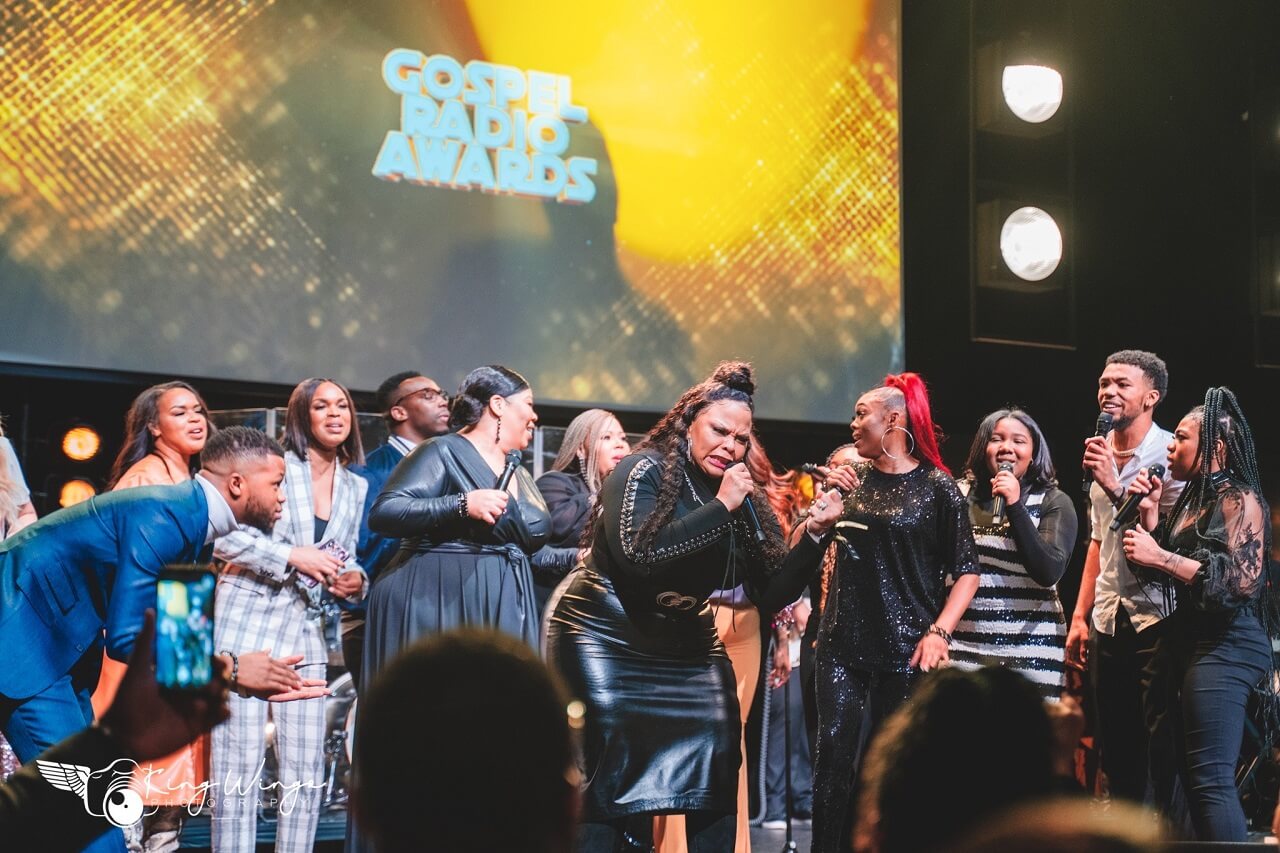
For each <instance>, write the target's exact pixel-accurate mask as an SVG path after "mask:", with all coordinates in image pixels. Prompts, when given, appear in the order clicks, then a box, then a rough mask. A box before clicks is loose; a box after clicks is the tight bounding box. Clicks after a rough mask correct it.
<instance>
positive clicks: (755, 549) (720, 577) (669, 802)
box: [547, 363, 840, 853]
mask: <svg viewBox="0 0 1280 853" xmlns="http://www.w3.org/2000/svg"><path fill="white" fill-rule="evenodd" d="M753 391H754V382H753V380H752V377H751V368H750V366H749V365H746V364H743V363H726V364H722V365H721V366H720V367H719V368H717V370H716V372H715V373H714V374H713V375H712V376H711V378H709V379H708V380H706V381H705V382H703V383H701V384H699V385H696V386H694V387H693V388H691V389H689V390H688V391H686V392H685V393H684V395H683V396H681V398H680V400H679V401H678V402H677V403H676V405H675V407H674V408H673V409H672V410H671V411H670V412H668V413H667V414H666V415H665V416H664V417H663V418H662V419H661V420H660V421H659V422H658V424H657V425H656V426H655V427H654V428H653V430H652V431H651V432H650V433H649V435H648V437H646V439H645V440H644V442H643V443H642V444H641V445H640V447H639V449H638V452H637V453H636V454H634V455H632V456H628V457H627V458H626V459H624V460H622V462H620V463H619V464H618V466H617V467H616V468H615V469H614V471H613V473H612V474H610V476H609V477H608V478H607V479H606V480H605V483H604V487H603V488H602V489H601V493H600V508H601V511H600V513H599V514H598V515H597V517H596V519H595V520H594V522H593V544H592V548H591V553H590V555H589V556H588V558H587V560H586V562H585V564H584V565H583V566H582V567H580V568H579V569H578V570H577V571H576V572H575V573H574V574H573V575H572V576H571V579H570V581H569V583H568V584H566V585H565V586H563V587H561V589H560V591H559V594H558V597H556V598H555V599H553V600H552V602H551V608H552V609H551V614H550V616H549V617H548V627H547V652H548V658H549V660H550V662H551V663H552V665H553V666H555V667H556V668H558V669H559V670H560V672H561V673H562V674H563V675H564V677H565V679H566V680H567V682H568V684H569V686H570V689H571V690H572V692H573V693H574V694H575V695H577V696H578V697H579V698H580V699H582V700H583V701H584V702H585V703H586V706H587V709H586V715H585V721H586V725H585V730H584V733H583V734H584V737H583V753H584V755H583V758H584V762H583V763H584V767H583V773H584V776H583V778H584V780H585V783H586V788H585V792H584V803H583V820H584V824H583V831H582V836H581V838H580V845H579V849H580V850H582V851H584V853H596V851H609V853H612V851H616V850H623V849H629V848H627V847H626V846H625V845H627V844H629V843H631V844H634V843H639V844H641V845H643V847H642V849H646V850H647V849H648V846H647V845H648V843H649V842H648V840H647V837H648V832H649V828H650V826H651V824H652V820H651V819H652V816H654V815H657V814H676V813H682V814H685V815H686V816H687V821H686V834H687V838H688V842H689V850H690V853H704V851H716V853H727V852H728V851H731V850H733V845H734V829H735V822H734V813H735V811H736V799H737V771H738V761H739V759H740V756H739V749H738V739H739V731H738V730H739V722H738V707H737V697H736V695H735V692H734V677H733V669H732V667H731V665H730V663H729V658H728V656H727V655H726V654H725V651H724V646H723V645H722V644H721V643H720V641H719V640H718V639H717V636H716V629H715V623H714V619H713V614H712V610H711V607H710V605H708V603H707V598H708V596H709V595H710V594H711V592H712V591H713V590H716V589H732V588H733V587H735V586H737V585H738V584H739V583H741V584H744V586H745V589H746V592H747V594H748V596H750V597H751V599H752V600H753V601H755V602H756V604H757V605H758V606H759V607H760V609H761V610H762V611H763V612H766V613H772V612H774V611H775V610H777V609H778V608H780V607H782V606H783V605H785V604H788V603H789V602H791V601H792V600H794V599H795V597H796V596H797V595H798V594H799V593H800V590H801V589H803V587H804V585H805V583H807V582H808V580H809V579H810V578H811V577H812V575H813V572H814V571H815V570H816V568H817V565H818V561H819V558H820V557H821V554H822V545H821V544H820V540H821V539H822V537H823V536H824V535H825V534H826V532H827V531H828V529H829V528H830V525H831V524H832V523H834V521H835V519H836V517H837V516H838V515H839V509H840V506H839V496H838V494H837V493H835V492H832V493H830V494H829V495H827V496H824V498H822V499H820V500H819V501H818V502H817V503H816V504H815V510H814V512H813V513H812V514H811V515H810V517H809V520H808V525H809V535H805V536H802V537H800V540H799V542H798V544H797V545H796V546H795V547H794V548H793V549H792V550H791V551H790V553H787V552H786V551H785V548H784V546H783V545H782V541H781V538H780V536H779V533H778V525H777V520H776V519H775V518H774V517H773V516H772V514H771V513H770V512H769V510H768V503H767V502H766V500H765V498H764V495H763V493H762V491H761V490H760V489H759V487H758V486H757V485H756V484H755V483H754V482H753V481H752V479H751V475H750V473H749V472H748V471H747V468H746V466H745V465H743V464H742V460H743V457H744V456H745V455H746V450H747V446H748V443H749V442H750V441H751V435H752V399H751V395H752V392H753ZM752 493H755V495H756V499H755V501H754V505H755V507H756V508H757V510H756V511H757V512H758V513H759V519H760V524H761V527H762V529H763V532H764V535H765V540H764V542H758V541H757V539H756V537H755V535H754V525H753V523H752V522H751V521H750V515H749V513H748V512H747V511H744V510H743V509H742V506H743V502H744V499H745V498H746V497H748V496H749V495H751V494H752Z"/></svg>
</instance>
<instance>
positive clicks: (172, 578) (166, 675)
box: [156, 566, 215, 690]
mask: <svg viewBox="0 0 1280 853" xmlns="http://www.w3.org/2000/svg"><path fill="white" fill-rule="evenodd" d="M214 586H215V577H214V574H213V571H212V570H211V569H209V568H208V567H206V566H166V567H165V568H164V569H163V570H162V571H161V572H160V580H159V581H158V583H157V584H156V681H157V682H158V683H159V684H160V686H161V687H169V688H173V689H177V690H190V689H194V688H198V687H203V686H205V685H206V684H208V683H209V681H210V679H212V678H213V658H212V656H213V590H214Z"/></svg>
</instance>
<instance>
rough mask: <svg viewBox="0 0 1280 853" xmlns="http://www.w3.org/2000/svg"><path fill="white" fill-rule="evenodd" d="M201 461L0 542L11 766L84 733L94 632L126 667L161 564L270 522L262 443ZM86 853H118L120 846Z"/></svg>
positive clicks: (268, 455)
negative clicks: (188, 475)
mask: <svg viewBox="0 0 1280 853" xmlns="http://www.w3.org/2000/svg"><path fill="white" fill-rule="evenodd" d="M201 461H202V467H201V470H200V472H199V473H198V474H196V476H195V477H194V478H193V479H192V481H191V482H189V483H182V484H180V485H176V486H150V487H141V488H135V489H125V490H122V491H118V492H109V493H107V494H105V495H100V496H98V497H95V498H92V499H90V500H88V501H85V502H84V503H80V504H76V505H75V506H72V507H68V508H67V509H64V510H60V511H58V512H55V513H52V514H51V515H48V516H46V517H45V518H44V519H42V520H41V521H38V522H36V523H35V524H33V525H31V526H30V527H27V528H25V529H24V530H22V531H21V532H20V533H18V534H16V535H14V536H11V537H10V538H8V539H6V540H4V541H3V542H0V648H2V649H4V650H5V658H6V660H5V663H4V666H3V667H0V731H3V732H4V735H5V737H6V738H8V740H9V743H10V744H11V745H12V746H13V749H14V751H15V752H16V753H17V755H18V758H19V759H21V760H22V761H24V762H26V761H30V760H31V759H33V758H34V757H35V756H36V755H38V754H40V753H41V752H42V751H44V750H45V749H47V748H48V747H50V746H52V745H53V744H55V743H57V742H58V741H60V740H62V739H63V738H65V737H67V736H68V735H71V734H73V733H75V732H77V731H79V730H80V729H83V728H84V727H85V726H87V725H89V724H90V723H92V722H93V709H92V707H91V706H90V704H89V696H90V694H91V693H92V691H93V689H94V687H95V686H96V684H97V682H98V672H99V669H100V667H101V664H102V643H103V639H104V631H105V641H106V649H107V654H109V655H110V656H111V657H112V658H114V659H116V660H122V661H123V660H127V659H128V657H129V653H130V652H131V651H132V648H133V641H134V638H135V637H136V636H137V635H138V632H139V631H140V630H141V629H142V625H143V618H144V613H145V611H146V610H147V608H153V607H155V600H156V579H157V576H158V574H159V572H160V570H161V569H162V568H163V567H164V566H165V565H168V564H171V563H196V562H202V561H204V560H207V555H208V554H211V553H212V550H211V549H212V544H213V540H214V539H215V538H217V537H218V536H221V535H223V534H226V533H229V532H231V531H232V530H234V529H235V528H236V526H237V525H238V524H245V525H249V526H252V527H257V528H259V529H261V530H270V529H271V527H272V525H273V524H274V523H275V520H276V518H278V517H279V515H280V511H281V507H282V506H283V505H284V499H285V497H284V491H283V490H282V489H281V487H280V484H281V482H282V481H283V479H284V470H285V465H284V452H283V451H282V450H281V449H280V446H279V445H278V444H277V443H276V442H275V441H273V440H272V439H270V438H268V437H267V436H266V435H265V434H264V433H262V432H260V431H258V430H253V429H248V428H246V427H231V428H229V429H225V430H222V431H220V432H218V433H215V434H214V435H213V436H212V437H210V439H209V441H208V443H207V444H206V445H205V448H204V451H203V452H202V453H201ZM86 849H88V850H94V851H98V850H104V851H105V850H112V851H123V850H124V842H123V837H122V836H121V835H120V833H119V832H109V833H107V834H106V835H104V836H103V837H102V838H100V839H98V841H97V842H95V843H94V844H93V845H91V846H90V847H88V848H86Z"/></svg>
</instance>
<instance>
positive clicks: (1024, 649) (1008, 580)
mask: <svg viewBox="0 0 1280 853" xmlns="http://www.w3.org/2000/svg"><path fill="white" fill-rule="evenodd" d="M964 486H965V484H964V483H963V482H962V483H961V488H962V489H963V488H964ZM1044 498H1045V493H1044V492H1032V493H1030V494H1028V495H1027V496H1026V497H1025V499H1024V500H1023V504H1024V505H1025V507H1026V510H1027V514H1028V515H1029V516H1030V517H1031V520H1032V523H1033V524H1034V525H1035V526H1036V528H1037V529H1039V527H1040V518H1041V511H1042V505H1043V502H1044ZM970 508H971V517H972V520H973V535H974V541H975V542H976V543H977V546H978V563H979V565H981V567H982V581H981V584H980V585H979V587H978V591H977V593H976V594H975V595H974V596H973V601H972V602H971V603H970V604H969V609H968V611H966V612H965V615H964V618H963V619H961V620H960V622H959V624H957V625H956V629H955V631H953V632H952V634H953V636H954V638H955V640H954V642H953V643H952V646H951V660H952V662H953V664H954V665H956V666H961V667H970V668H975V669H976V668H977V667H979V666H983V665H987V664H999V665H1002V666H1006V667H1009V668H1010V669H1015V670H1017V671H1018V672H1020V673H1022V674H1023V675H1024V676H1026V677H1027V678H1028V679H1030V680H1031V681H1032V682H1033V683H1034V684H1035V685H1036V687H1038V688H1039V690H1040V693H1041V695H1043V696H1044V697H1045V698H1046V699H1051V700H1057V699H1058V697H1059V695H1060V694H1061V692H1062V688H1063V685H1064V683H1065V681H1066V669H1065V665H1064V663H1063V657H1064V653H1063V649H1064V647H1065V644H1066V637H1067V626H1066V620H1065V619H1064V618H1063V613H1062V604H1061V602H1060V601H1059V599H1058V589H1057V586H1056V584H1055V585H1052V586H1041V585H1040V584H1039V583H1038V582H1037V581H1036V580H1035V579H1033V578H1032V577H1031V576H1030V575H1029V574H1028V573H1027V568H1026V566H1025V564H1024V559H1023V555H1022V554H1021V552H1020V551H1019V550H1018V545H1017V542H1015V541H1014V539H1013V534H1012V531H1011V529H1010V526H1009V520H1008V519H1007V518H1006V519H1005V521H1004V522H1003V523H1002V524H1000V525H999V526H994V525H992V524H991V516H990V514H989V513H988V512H986V511H985V509H984V508H982V507H979V505H977V504H974V503H971V504H970ZM1068 553H1069V548H1068Z"/></svg>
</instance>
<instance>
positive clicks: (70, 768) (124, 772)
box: [36, 758, 156, 829]
mask: <svg viewBox="0 0 1280 853" xmlns="http://www.w3.org/2000/svg"><path fill="white" fill-rule="evenodd" d="M36 767H37V768H39V770H40V775H41V776H43V777H44V778H45V781H47V782H48V783H49V784H50V785H52V786H53V787H55V788H57V789H58V790H60V791H70V792H71V793H73V794H75V795H76V796H78V797H80V799H82V800H83V801H84V808H85V811H87V812H88V813H89V814H91V815H93V816H94V817H104V818H106V819H107V820H108V821H110V822H111V823H112V824H114V825H115V826H118V827H120V828H121V829H123V828H125V827H127V826H132V825H133V824H135V823H137V822H138V821H140V820H142V818H143V817H144V816H145V815H148V814H151V813H153V812H155V810H156V809H155V807H152V808H150V809H148V808H147V806H146V805H144V804H143V802H142V795H140V794H139V793H138V792H137V791H135V790H134V789H133V788H132V787H131V783H132V781H133V772H134V770H136V769H137V767H138V762H136V761H134V760H132V759H130V758H119V759H117V760H115V761H113V762H111V764H109V765H107V766H106V767H104V768H103V769H101V770H90V769H89V768H88V767H85V766H83V765H80V764H62V763H61V762H58V761H42V760H40V759H36Z"/></svg>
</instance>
